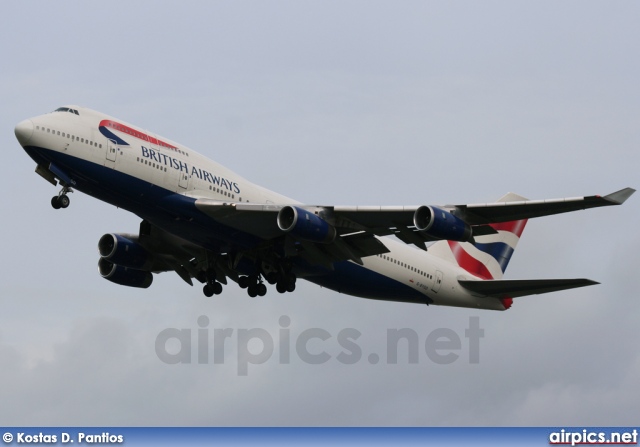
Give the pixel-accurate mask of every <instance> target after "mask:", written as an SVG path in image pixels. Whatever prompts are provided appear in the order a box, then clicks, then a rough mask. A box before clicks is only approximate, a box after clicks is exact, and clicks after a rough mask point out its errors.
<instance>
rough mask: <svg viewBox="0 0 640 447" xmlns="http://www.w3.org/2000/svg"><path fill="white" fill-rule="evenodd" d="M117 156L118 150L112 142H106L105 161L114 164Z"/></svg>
mask: <svg viewBox="0 0 640 447" xmlns="http://www.w3.org/2000/svg"><path fill="white" fill-rule="evenodd" d="M117 156H118V148H117V147H116V143H115V141H113V140H107V161H112V162H115V161H116V158H117Z"/></svg>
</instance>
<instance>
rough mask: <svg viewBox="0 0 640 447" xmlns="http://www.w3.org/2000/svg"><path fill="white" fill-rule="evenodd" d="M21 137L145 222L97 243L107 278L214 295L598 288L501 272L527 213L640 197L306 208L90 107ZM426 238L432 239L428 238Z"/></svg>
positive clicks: (50, 166) (488, 303) (424, 294)
mask: <svg viewBox="0 0 640 447" xmlns="http://www.w3.org/2000/svg"><path fill="white" fill-rule="evenodd" d="M15 135H16V138H17V140H18V142H19V143H20V145H21V146H22V148H23V149H24V150H25V152H26V153H27V154H28V155H29V156H30V157H31V158H32V159H33V160H34V161H35V163H36V169H35V171H36V173H37V174H39V175H40V176H41V177H43V178H44V179H45V180H47V181H48V182H49V183H51V184H52V185H54V186H58V185H59V186H60V187H61V189H60V191H59V193H58V194H57V195H55V196H54V197H53V198H52V199H51V205H52V206H53V208H54V209H64V208H67V207H68V206H69V204H70V200H69V195H68V194H69V193H72V192H73V191H74V190H78V191H81V192H83V193H85V194H88V195H89V196H92V197H94V198H97V199H99V200H102V201H104V202H107V203H109V204H111V205H114V206H116V207H119V208H123V209H125V210H127V211H129V212H131V213H134V214H135V215H137V216H138V217H140V218H141V219H142V221H141V223H140V228H139V230H138V232H137V234H127V233H109V234H105V235H103V236H102V237H101V238H100V239H99V241H98V251H99V254H100V258H99V261H98V271H99V273H100V275H101V276H102V277H103V278H105V279H107V280H109V281H111V282H113V283H115V284H119V285H123V286H129V287H138V288H147V287H149V286H150V285H151V284H152V282H153V277H154V274H158V273H161V272H169V271H174V272H176V273H177V274H178V276H180V278H182V279H183V280H184V281H185V282H186V283H188V284H189V285H193V284H194V280H196V281H198V282H200V283H201V284H203V293H204V295H205V296H207V297H211V296H213V295H217V294H220V293H222V288H223V287H222V286H223V285H227V284H228V283H229V282H230V281H233V282H236V283H237V284H238V285H239V286H240V287H241V288H243V289H246V290H247V293H248V295H249V296H250V297H252V298H253V297H256V296H264V295H265V294H266V293H267V285H266V284H265V283H268V284H270V285H275V288H276V290H277V291H278V292H279V293H287V292H293V291H294V290H295V287H296V280H297V279H298V278H301V279H305V280H308V281H310V282H312V283H315V284H317V285H320V286H322V287H326V288H328V289H331V290H334V291H337V292H340V293H344V294H348V295H353V296H357V297H363V298H369V299H375V300H387V301H395V302H408V303H419V304H427V305H441V306H455V307H465V308H474V309H488V310H506V309H509V308H510V307H511V306H512V304H513V299H514V298H518V297H522V296H527V295H533V294H541V293H547V292H553V291H559V290H566V289H572V288H577V287H584V286H590V285H594V284H598V283H597V282H595V281H591V280H589V279H584V278H574V279H525V280H517V279H516V280H513V279H503V275H504V272H505V270H506V268H507V265H508V264H509V261H510V259H511V256H512V255H513V252H514V250H515V248H516V245H517V244H518V241H519V240H520V237H521V235H522V232H523V230H524V228H525V225H526V224H527V221H528V219H531V218H535V217H541V216H548V215H553V214H559V213H565V212H571V211H577V210H582V209H588V208H595V207H601V206H610V205H620V204H622V203H624V202H625V201H626V200H627V199H628V198H629V197H630V196H631V195H632V194H633V193H634V192H635V190H634V189H632V188H625V189H622V190H620V191H617V192H614V193H612V194H609V195H606V196H598V195H594V196H585V197H574V198H564V199H553V200H527V199H525V198H524V197H521V196H518V195H516V194H513V193H509V194H507V195H505V196H504V197H502V198H501V199H499V200H498V201H497V202H495V203H479V204H464V205H444V206H441V205H419V206H325V205H307V204H303V203H300V202H297V201H295V200H293V199H290V198H288V197H285V196H283V195H280V194H278V193H276V192H273V191H270V190H268V189H266V188H263V187H261V186H259V185H256V184H253V183H251V182H249V181H248V180H246V179H244V178H242V177H240V176H239V175H238V174H236V173H235V172H233V171H231V170H229V169H227V168H226V167H224V166H222V165H220V164H218V163H216V162H215V161H213V160H210V159H208V158H207V157H205V156H203V155H201V154H199V153H198V152H195V151H194V150H192V149H189V148H187V147H185V146H183V145H181V144H179V143H177V142H174V141H171V140H169V139H167V138H164V137H161V136H159V135H156V134H154V133H152V132H149V131H146V130H144V129H142V128H140V127H137V126H135V125H132V124H129V123H127V122H125V121H122V120H119V119H116V118H113V117H111V116H108V115H105V114H103V113H100V112H97V111H94V110H91V109H88V108H84V107H78V106H73V105H70V106H65V107H60V108H58V109H56V110H55V111H53V112H51V113H46V114H43V115H39V116H36V117H34V118H30V119H27V120H24V121H22V122H20V123H19V124H17V125H16V127H15ZM427 244H428V245H427Z"/></svg>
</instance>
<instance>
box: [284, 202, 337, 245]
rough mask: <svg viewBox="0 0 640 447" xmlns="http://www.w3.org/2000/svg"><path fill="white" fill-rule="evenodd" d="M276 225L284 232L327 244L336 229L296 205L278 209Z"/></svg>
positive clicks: (334, 234)
mask: <svg viewBox="0 0 640 447" xmlns="http://www.w3.org/2000/svg"><path fill="white" fill-rule="evenodd" d="M278 227H279V228H280V229H281V230H282V231H284V232H285V233H291V234H293V235H294V236H297V237H299V238H300V239H304V240H306V241H311V242H319V243H322V244H329V243H331V242H333V241H334V239H335V238H336V229H335V228H334V227H333V226H332V225H330V224H329V223H328V222H326V221H325V220H323V219H322V218H320V217H318V216H316V215H315V214H314V213H312V212H310V211H307V210H305V209H302V208H298V207H297V206H285V207H284V208H282V209H281V210H280V212H279V213H278Z"/></svg>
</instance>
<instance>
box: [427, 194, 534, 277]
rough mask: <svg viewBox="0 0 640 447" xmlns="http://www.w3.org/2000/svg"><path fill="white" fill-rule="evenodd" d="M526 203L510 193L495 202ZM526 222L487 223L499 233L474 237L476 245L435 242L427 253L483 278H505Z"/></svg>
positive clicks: (522, 198) (521, 198)
mask: <svg viewBox="0 0 640 447" xmlns="http://www.w3.org/2000/svg"><path fill="white" fill-rule="evenodd" d="M522 200H527V199H525V198H524V197H521V196H519V195H517V194H514V193H509V194H507V195H505V196H504V197H502V198H501V199H500V200H498V202H514V201H522ZM526 224H527V219H523V220H514V221H511V222H502V223H496V224H490V226H491V227H492V228H493V229H495V230H496V231H497V232H498V234H489V235H486V236H477V237H476V238H475V242H474V243H471V242H455V241H438V242H436V243H435V244H433V245H431V247H429V253H430V254H431V255H433V256H437V257H439V258H442V259H446V260H447V261H449V262H452V263H455V264H458V265H459V266H460V267H462V268H463V269H465V270H466V271H468V272H469V273H471V274H472V275H474V276H477V277H479V278H482V279H500V278H502V276H503V275H504V272H505V270H506V269H507V266H508V265H509V261H510V260H511V256H512V255H513V252H514V250H515V249H516V246H517V245H518V241H519V240H520V236H521V235H522V232H523V231H524V227H525V225H526Z"/></svg>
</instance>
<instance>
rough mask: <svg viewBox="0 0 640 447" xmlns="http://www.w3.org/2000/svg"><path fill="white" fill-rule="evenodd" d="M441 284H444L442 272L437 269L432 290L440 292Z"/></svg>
mask: <svg viewBox="0 0 640 447" xmlns="http://www.w3.org/2000/svg"><path fill="white" fill-rule="evenodd" d="M441 285H442V272H441V271H440V270H436V277H435V278H434V279H433V284H432V285H431V290H433V291H434V292H436V293H438V290H440V286H441Z"/></svg>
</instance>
